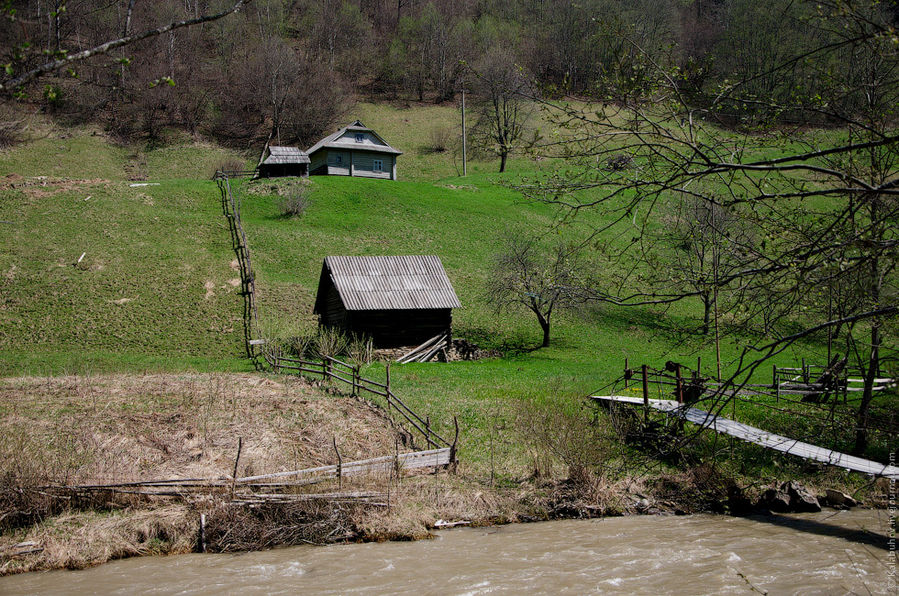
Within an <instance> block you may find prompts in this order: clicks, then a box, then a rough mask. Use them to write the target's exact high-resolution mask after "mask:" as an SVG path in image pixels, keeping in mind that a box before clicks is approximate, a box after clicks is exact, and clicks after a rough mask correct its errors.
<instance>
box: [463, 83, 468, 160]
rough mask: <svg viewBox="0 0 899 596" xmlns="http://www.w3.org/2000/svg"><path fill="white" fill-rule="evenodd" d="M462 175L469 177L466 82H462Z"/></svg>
mask: <svg viewBox="0 0 899 596" xmlns="http://www.w3.org/2000/svg"><path fill="white" fill-rule="evenodd" d="M462 175H463V176H468V155H467V147H466V142H465V81H464V80H463V81H462Z"/></svg>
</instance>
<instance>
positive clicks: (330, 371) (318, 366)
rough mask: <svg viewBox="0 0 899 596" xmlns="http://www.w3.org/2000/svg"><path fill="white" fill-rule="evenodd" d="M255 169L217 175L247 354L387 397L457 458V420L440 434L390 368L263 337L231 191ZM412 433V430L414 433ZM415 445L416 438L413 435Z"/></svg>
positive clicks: (277, 367) (429, 440)
mask: <svg viewBox="0 0 899 596" xmlns="http://www.w3.org/2000/svg"><path fill="white" fill-rule="evenodd" d="M254 174H255V172H254V171H250V170H245V171H237V170H225V171H223V170H219V171H218V172H216V173H215V176H213V179H214V180H215V181H216V183H217V184H218V187H219V190H220V192H221V197H222V212H223V213H224V215H225V217H226V218H227V219H228V227H229V229H230V231H231V243H232V245H233V247H234V253H235V254H236V255H237V262H238V265H239V269H240V280H241V287H242V293H243V296H244V313H243V315H244V316H243V321H244V343H245V346H246V352H247V356H248V357H250V358H252V359H253V361H254V362H255V363H256V366H257V368H263V367H264V365H266V364H267V365H268V367H269V368H270V369H271V370H272V371H273V372H276V373H281V372H285V371H288V372H293V373H297V374H307V375H321V376H322V378H323V379H335V380H337V381H340V382H343V383H346V384H347V385H350V387H351V392H352V394H353V395H360V393H361V392H363V391H365V392H368V393H371V394H374V395H377V396H380V397H382V398H384V399H386V400H387V412H388V413H392V412H393V411H396V412H397V413H398V414H399V415H400V416H401V417H402V418H403V419H404V420H405V421H406V422H407V423H408V424H409V425H411V427H412V428H413V429H414V430H416V431H418V432H419V433H420V434H421V436H422V437H423V438H424V440H425V442H426V444H427V448H428V449H431V448H438V447H443V448H450V449H451V450H452V461H453V462H455V460H456V449H455V446H456V439H458V434H459V426H458V422H457V421H456V419H455V418H454V419H453V423H454V425H455V429H456V438H455V439H454V440H453V442H452V443H450V442H449V441H447V440H446V439H445V438H443V437H442V436H440V435H439V434H438V433H436V432H435V431H434V430H433V429H432V428H431V421H430V419H429V418H428V417H422V416H419V415H418V414H417V413H416V412H415V411H414V410H412V408H410V407H409V406H408V405H406V403H405V402H403V400H401V399H400V398H398V397H397V396H396V395H395V394H394V393H393V391H391V389H390V367H389V365H388V368H387V382H386V383H379V382H377V381H374V380H372V379H366V378H364V377H362V376H361V375H360V372H359V367H358V366H353V365H351V364H347V363H346V362H342V361H340V360H337V359H336V358H324V359H322V361H321V362H315V361H310V360H303V359H299V358H292V357H287V356H285V355H283V354H281V353H276V352H275V351H274V350H273V349H272V348H271V346H268V345H266V341H265V340H264V339H262V338H261V337H259V335H258V332H259V312H258V309H257V306H256V276H255V274H254V273H253V264H252V261H251V259H250V247H249V244H248V242H247V235H246V233H245V232H244V229H243V224H242V222H241V218H240V200H239V199H235V197H234V193H233V192H232V191H231V182H230V178H232V177H234V176H251V175H254ZM260 357H261V358H260ZM410 436H412V435H411V433H410ZM413 444H414V437H413Z"/></svg>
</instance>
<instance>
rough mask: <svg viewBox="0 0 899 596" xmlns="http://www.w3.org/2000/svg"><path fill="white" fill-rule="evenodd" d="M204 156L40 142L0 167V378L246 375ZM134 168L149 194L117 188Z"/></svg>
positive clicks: (102, 143)
mask: <svg viewBox="0 0 899 596" xmlns="http://www.w3.org/2000/svg"><path fill="white" fill-rule="evenodd" d="M206 151H207V148H206V147H202V146H201V147H195V148H179V149H174V150H164V149H163V150H159V152H155V151H140V152H135V151H132V150H129V149H125V148H121V147H117V146H114V145H111V144H109V143H108V142H107V141H106V140H105V139H104V137H102V136H98V135H96V133H93V132H92V131H75V132H74V134H73V133H72V132H69V131H67V132H63V133H59V132H54V131H50V132H48V133H45V138H42V139H40V140H38V141H36V142H33V143H28V144H26V145H24V146H22V147H20V148H17V149H15V150H12V151H7V152H4V153H0V172H2V173H3V174H11V176H9V177H7V178H0V220H3V221H8V222H12V223H11V224H0V225H2V226H3V232H4V233H3V234H2V235H0V271H2V272H3V274H4V275H3V277H2V278H0V287H2V298H3V299H2V305H0V373H2V374H50V373H59V372H62V371H75V372H86V371H94V372H97V371H103V370H144V369H160V368H161V369H173V368H174V369H182V368H198V369H222V368H225V369H245V368H247V364H246V363H245V362H243V361H242V360H240V359H239V355H240V348H241V343H240V342H241V338H242V327H241V318H240V314H241V310H240V309H241V304H242V302H241V299H240V297H239V296H238V295H237V294H236V291H235V288H234V286H232V285H231V283H229V282H230V280H234V279H236V278H238V275H237V273H236V272H235V271H234V270H232V268H231V267H230V266H229V264H230V262H231V260H232V259H233V258H234V257H233V253H232V252H231V244H230V239H229V235H228V228H227V226H226V224H225V220H224V218H223V217H222V215H221V209H220V207H219V204H218V201H217V200H216V194H217V190H216V187H215V184H214V183H212V182H209V181H205V180H204V178H206V177H207V173H208V172H209V171H211V170H213V169H214V165H213V164H214V163H215V160H220V159H222V156H223V155H224V153H225V152H224V151H222V150H220V149H214V150H211V151H209V154H205V153H204V152H206ZM157 153H160V154H163V155H157ZM198 156H199V157H198ZM191 157H192V158H193V161H191V160H190V159H189V158H191ZM136 161H138V162H140V163H139V164H138V168H140V169H145V170H146V168H147V167H148V166H149V167H150V169H149V170H148V171H147V172H146V173H147V174H148V175H149V180H150V181H152V182H154V183H158V185H155V186H146V187H131V186H129V182H128V180H127V178H128V176H130V175H133V172H134V169H135V168H134V165H135V162H136ZM156 163H159V164H160V165H159V166H158V167H157V166H156V165H155V164H156ZM157 171H158V172H159V176H158V177H157V176H156V173H157ZM177 175H181V176H184V178H181V179H175V178H173V177H172V178H166V176H177ZM38 176H48V177H49V178H47V179H43V180H42V179H39V178H35V177H38ZM23 177H24V178H23ZM72 179H74V180H72ZM82 253H84V258H83V259H82V260H81V262H80V263H78V260H79V258H80V257H81V255H82ZM207 285H210V286H211V287H210V288H208V289H207V287H206V286H207ZM207 296H208V297H207Z"/></svg>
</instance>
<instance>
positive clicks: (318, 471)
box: [40, 447, 454, 504]
mask: <svg viewBox="0 0 899 596" xmlns="http://www.w3.org/2000/svg"><path fill="white" fill-rule="evenodd" d="M338 455H339V454H338ZM453 458H454V453H453V449H452V448H449V447H447V448H442V449H431V450H428V451H412V452H408V453H397V454H395V455H385V456H382V457H374V458H371V459H364V460H359V461H351V462H339V463H337V464H335V465H330V466H318V467H314V468H305V469H300V470H289V471H285V472H275V473H272V474H261V475H257V476H246V477H242V478H230V479H229V478H215V479H212V478H208V479H206V478H172V479H165V480H147V481H137V482H122V483H112V484H85V485H75V486H44V487H40V489H41V490H43V491H46V492H47V493H48V494H54V493H63V494H66V495H72V494H81V495H84V494H90V493H103V492H111V493H118V494H127V495H141V496H151V497H180V498H194V497H198V496H202V495H209V494H218V495H220V496H225V495H230V496H229V501H231V502H234V503H238V504H257V503H284V502H299V501H310V500H327V501H349V500H351V501H362V502H369V503H370V502H372V501H373V500H380V499H381V498H382V497H383V494H382V493H371V492H341V491H339V490H338V491H337V492H326V493H298V492H296V489H297V488H299V487H302V486H307V485H311V484H316V483H319V482H324V481H326V480H331V479H336V480H338V482H339V481H340V480H341V479H342V478H346V477H348V476H357V475H362V474H376V473H386V474H390V475H397V476H399V475H401V474H403V473H404V472H409V471H412V470H422V469H426V468H433V469H434V471H435V472H436V471H438V470H441V469H445V468H447V467H449V466H451V465H452V464H453V463H454V459H453ZM284 491H287V492H284Z"/></svg>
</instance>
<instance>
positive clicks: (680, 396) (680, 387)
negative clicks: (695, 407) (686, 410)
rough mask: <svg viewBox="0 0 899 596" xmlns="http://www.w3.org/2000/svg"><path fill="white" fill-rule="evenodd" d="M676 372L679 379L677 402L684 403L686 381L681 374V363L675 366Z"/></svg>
mask: <svg viewBox="0 0 899 596" xmlns="http://www.w3.org/2000/svg"><path fill="white" fill-rule="evenodd" d="M674 374H675V375H676V379H677V388H676V394H677V403H679V404H683V403H684V382H683V380H682V379H681V376H680V364H678V365H677V366H675V368H674Z"/></svg>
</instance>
